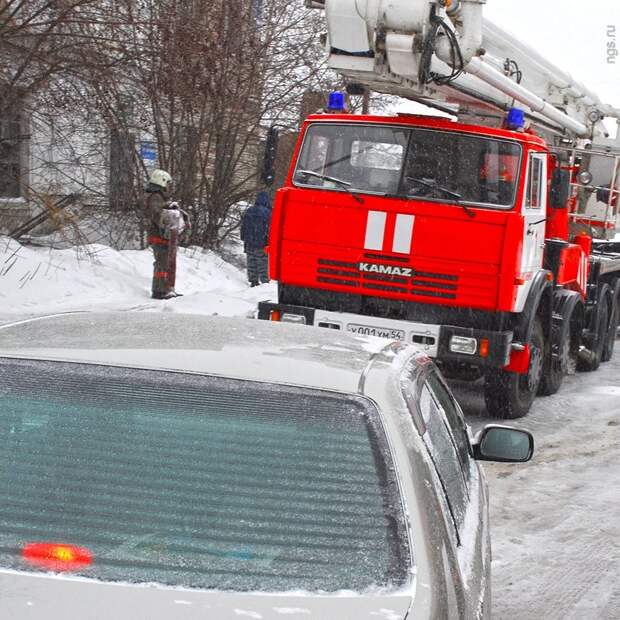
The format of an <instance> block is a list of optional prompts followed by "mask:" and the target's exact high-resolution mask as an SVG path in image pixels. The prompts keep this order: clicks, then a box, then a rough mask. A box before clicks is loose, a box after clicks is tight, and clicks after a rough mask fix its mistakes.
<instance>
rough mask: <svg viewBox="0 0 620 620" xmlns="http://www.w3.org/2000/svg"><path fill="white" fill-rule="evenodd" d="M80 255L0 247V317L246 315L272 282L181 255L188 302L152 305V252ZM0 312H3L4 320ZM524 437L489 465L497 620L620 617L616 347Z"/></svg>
mask: <svg viewBox="0 0 620 620" xmlns="http://www.w3.org/2000/svg"><path fill="white" fill-rule="evenodd" d="M86 250H87V252H86V253H85V252H82V253H79V252H76V251H74V250H49V249H45V248H36V247H25V246H19V244H17V243H15V242H12V241H9V240H8V239H4V240H0V315H3V314H5V315H8V314H10V315H12V318H13V319H14V318H16V317H17V316H22V317H23V316H28V315H30V316H33V315H40V314H45V313H54V312H66V311H74V310H103V309H119V310H132V309H134V310H146V311H159V312H179V313H187V312H189V313H194V312H196V313H200V314H220V315H224V316H248V315H251V314H252V311H253V309H254V308H255V307H256V302H257V301H258V300H260V299H266V298H269V297H273V296H274V295H275V284H274V283H272V284H269V285H264V286H260V287H257V288H255V289H249V288H248V286H247V283H246V279H245V277H244V274H243V273H241V272H240V271H239V270H238V269H236V268H235V267H234V266H232V265H230V264H228V263H225V262H224V261H222V260H221V259H220V258H219V257H218V256H216V255H214V254H213V253H208V252H207V253H203V252H200V251H196V250H183V251H182V252H181V254H180V256H179V274H178V276H177V282H179V283H180V286H181V288H182V290H183V291H184V292H185V296H184V297H181V298H178V299H175V300H171V301H166V302H161V301H153V300H151V299H149V295H148V290H149V285H150V277H151V270H152V267H151V263H152V257H151V254H150V252H148V251H123V252H117V251H114V250H112V249H110V248H107V247H105V246H89V247H88V248H86ZM1 323H2V317H1V316H0V324H1ZM457 397H459V400H460V401H461V403H462V404H463V406H464V409H465V411H466V413H467V415H468V418H469V422H470V423H471V424H472V426H473V427H474V428H478V427H480V426H481V425H482V424H484V423H486V422H489V421H491V420H489V419H488V418H485V417H484V413H483V412H484V405H483V402H482V400H481V397H480V395H479V392H478V391H476V389H475V386H474V387H471V386H469V387H465V388H459V389H458V391H457ZM516 425H517V426H522V427H524V428H527V429H529V430H531V431H532V432H533V433H534V436H535V439H536V453H535V456H534V459H533V461H532V462H531V463H528V464H526V465H501V464H488V465H486V467H485V469H486V471H487V475H488V478H489V485H490V490H491V521H492V539H493V549H494V561H493V584H494V585H493V587H494V615H493V618H494V619H495V620H540V619H543V618H544V620H556V619H558V620H559V619H562V620H577V619H579V620H595V619H596V620H612V619H613V620H618V619H620V579H619V575H620V543H619V542H618V541H619V540H620V449H618V445H619V443H620V341H619V342H618V352H617V354H616V358H615V359H614V360H613V361H612V362H609V363H607V364H603V365H602V366H601V368H600V369H599V370H598V371H597V372H595V373H590V374H578V375H576V376H573V377H569V378H567V379H566V380H565V383H564V385H563V386H562V388H561V390H560V393H559V394H557V395H556V396H551V397H547V398H539V399H537V400H536V402H535V404H534V407H533V409H532V411H531V412H530V413H529V414H528V416H527V417H525V418H524V419H522V420H519V421H517V422H516Z"/></svg>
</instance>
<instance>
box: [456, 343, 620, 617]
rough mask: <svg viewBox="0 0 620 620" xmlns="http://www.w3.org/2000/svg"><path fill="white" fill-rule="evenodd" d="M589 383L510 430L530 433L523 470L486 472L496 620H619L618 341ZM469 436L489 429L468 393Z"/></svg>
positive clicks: (564, 391)
mask: <svg viewBox="0 0 620 620" xmlns="http://www.w3.org/2000/svg"><path fill="white" fill-rule="evenodd" d="M617 345H618V350H617V352H616V357H615V358H614V359H613V360H612V361H611V362H609V363H607V364H603V365H601V367H600V369H599V370H598V371H596V372H594V373H579V374H577V375H575V376H572V377H568V378H567V379H565V382H564V384H563V385H562V388H561V389H560V392H559V393H558V394H557V395H555V396H550V397H546V398H539V399H537V400H536V402H535V404H534V407H533V408H532V410H531V412H530V413H529V414H528V415H527V416H526V417H525V418H523V419H522V420H518V421H516V422H515V425H516V426H520V427H522V428H526V429H528V430H530V431H531V432H532V433H534V437H535V440H536V452H535V455H534V458H533V460H532V461H531V463H528V464H526V465H502V464H499V463H497V464H495V463H493V464H488V465H486V466H485V470H486V472H487V476H488V479H489V486H490V495H491V528H492V529H491V536H492V540H493V589H494V590H493V599H494V604H493V610H494V613H493V618H494V619H495V620H517V619H518V620H540V619H542V618H544V619H545V620H556V619H557V620H560V619H561V620H577V619H579V620H595V619H596V620H618V619H619V618H620V579H619V575H620V448H619V446H620V341H617ZM456 395H457V397H458V398H459V400H460V401H461V404H462V405H463V407H464V409H465V411H466V413H467V416H468V420H469V422H470V424H471V425H472V426H473V427H474V428H478V427H480V426H481V425H482V424H483V423H487V422H491V421H492V420H490V419H489V418H486V417H484V415H485V414H484V403H483V401H482V398H481V397H480V396H479V395H478V394H477V393H476V392H475V391H473V390H472V389H471V388H470V389H469V390H467V389H457V390H456Z"/></svg>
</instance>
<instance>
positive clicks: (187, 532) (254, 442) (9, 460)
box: [0, 360, 409, 592]
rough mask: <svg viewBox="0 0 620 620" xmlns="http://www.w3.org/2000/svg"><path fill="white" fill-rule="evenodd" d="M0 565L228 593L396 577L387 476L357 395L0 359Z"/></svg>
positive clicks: (382, 583) (373, 427)
mask: <svg viewBox="0 0 620 620" xmlns="http://www.w3.org/2000/svg"><path fill="white" fill-rule="evenodd" d="M0 405H1V406H0V412H1V413H0V461H1V463H2V468H1V469H0V490H1V493H2V496H3V500H4V501H3V504H2V508H0V547H1V549H0V565H2V566H5V567H10V568H17V569H24V568H32V567H30V566H28V565H27V564H25V563H24V560H23V559H22V557H21V552H22V550H23V548H24V546H25V545H26V544H28V543H33V542H55V543H65V544H70V545H76V546H79V547H84V548H86V549H88V550H89V551H90V552H91V553H92V557H93V563H92V565H91V566H90V567H87V568H84V569H81V570H80V571H79V573H80V574H82V575H85V576H90V577H94V578H98V579H103V580H112V581H129V582H160V583H164V584H171V585H182V586H187V587H199V588H214V589H221V590H237V591H261V590H262V591H270V592H274V591H291V590H306V591H314V592H316V591H325V592H334V591H339V590H355V591H363V590H366V589H369V588H373V587H379V588H381V587H383V588H392V587H398V586H402V585H403V584H404V583H405V582H406V578H407V573H408V569H409V549H408V545H407V541H406V536H405V534H404V527H403V516H402V507H401V503H400V499H399V497H398V494H397V493H398V492H397V485H396V484H395V482H394V480H393V466H392V464H391V462H390V459H389V457H388V455H387V450H386V449H385V438H384V437H383V436H382V434H381V433H380V432H379V431H378V430H377V429H378V428H379V425H378V424H377V422H376V420H374V416H375V415H377V412H376V411H374V410H373V409H372V407H371V406H370V405H369V403H367V402H366V401H365V400H363V399H361V398H357V397H353V396H351V397H348V396H344V395H336V394H331V393H325V392H319V391H312V390H302V389H298V388H290V387H284V386H279V387H275V386H269V385H265V384H256V383H251V382H245V381H238V380H225V379H215V378H211V377H200V376H188V375H183V374H179V373H167V372H155V371H128V370H127V369H116V368H109V367H100V366H84V365H79V364H64V363H51V362H26V361H9V360H4V361H3V362H2V363H1V364H0Z"/></svg>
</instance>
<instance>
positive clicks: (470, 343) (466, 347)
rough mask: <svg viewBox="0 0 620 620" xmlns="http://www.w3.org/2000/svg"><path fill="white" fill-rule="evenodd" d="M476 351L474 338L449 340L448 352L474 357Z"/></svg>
mask: <svg viewBox="0 0 620 620" xmlns="http://www.w3.org/2000/svg"><path fill="white" fill-rule="evenodd" d="M477 350H478V341H477V340H476V339H475V338H465V337H464V336H452V337H451V338H450V351H452V353H463V354H464V355H475V354H476V351H477Z"/></svg>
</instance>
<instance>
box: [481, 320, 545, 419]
mask: <svg viewBox="0 0 620 620" xmlns="http://www.w3.org/2000/svg"><path fill="white" fill-rule="evenodd" d="M529 346H530V366H529V368H528V371H527V374H525V375H520V374H517V373H514V372H506V371H505V370H501V369H493V370H490V371H488V372H487V373H486V374H485V377H484V401H485V403H486V405H487V411H488V413H489V415H490V416H492V417H494V418H501V419H504V420H509V419H510V420H513V419H515V418H522V417H523V416H524V415H525V414H526V413H527V412H528V411H529V410H530V407H531V406H532V403H533V402H534V398H536V394H537V393H538V388H539V386H540V382H541V379H542V375H543V361H544V359H545V340H544V336H543V330H542V325H541V323H540V319H538V318H537V319H536V322H535V323H534V328H533V329H532V335H531V337H530V342H529Z"/></svg>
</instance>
